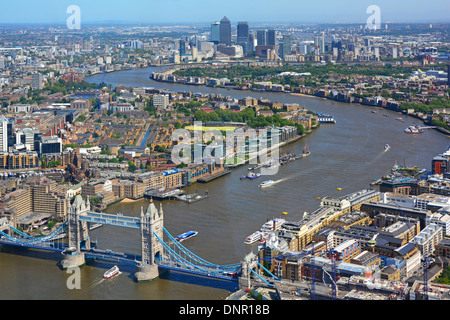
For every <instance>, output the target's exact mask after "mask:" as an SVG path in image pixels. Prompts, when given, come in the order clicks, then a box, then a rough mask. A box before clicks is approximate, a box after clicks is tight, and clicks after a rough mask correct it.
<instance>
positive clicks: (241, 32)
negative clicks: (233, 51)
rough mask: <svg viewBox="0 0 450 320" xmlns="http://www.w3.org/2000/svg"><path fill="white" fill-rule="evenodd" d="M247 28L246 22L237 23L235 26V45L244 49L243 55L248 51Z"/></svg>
mask: <svg viewBox="0 0 450 320" xmlns="http://www.w3.org/2000/svg"><path fill="white" fill-rule="evenodd" d="M248 40H249V28H248V23H247V22H246V21H239V22H238V25H237V41H236V42H237V44H238V45H240V46H241V47H242V49H244V53H247V51H248Z"/></svg>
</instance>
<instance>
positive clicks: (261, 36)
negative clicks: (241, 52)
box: [256, 30, 267, 46]
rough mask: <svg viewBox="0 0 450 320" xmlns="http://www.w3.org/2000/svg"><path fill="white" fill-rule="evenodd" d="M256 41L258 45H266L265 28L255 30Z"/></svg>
mask: <svg viewBox="0 0 450 320" xmlns="http://www.w3.org/2000/svg"><path fill="white" fill-rule="evenodd" d="M256 42H257V45H258V46H266V45H267V30H257V31H256Z"/></svg>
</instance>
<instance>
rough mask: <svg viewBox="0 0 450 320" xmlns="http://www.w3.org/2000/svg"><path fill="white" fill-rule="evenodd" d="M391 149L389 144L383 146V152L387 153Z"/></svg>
mask: <svg viewBox="0 0 450 320" xmlns="http://www.w3.org/2000/svg"><path fill="white" fill-rule="evenodd" d="M390 148H391V146H390V145H389V144H387V143H386V144H385V145H384V151H388V150H389V149H390Z"/></svg>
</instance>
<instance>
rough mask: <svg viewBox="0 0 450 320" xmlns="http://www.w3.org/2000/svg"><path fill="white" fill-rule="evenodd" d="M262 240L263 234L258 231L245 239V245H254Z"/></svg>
mask: <svg viewBox="0 0 450 320" xmlns="http://www.w3.org/2000/svg"><path fill="white" fill-rule="evenodd" d="M259 240H261V232H260V231H256V232H253V233H252V234H251V235H249V236H248V237H247V238H245V241H244V243H245V244H252V243H255V242H256V241H259Z"/></svg>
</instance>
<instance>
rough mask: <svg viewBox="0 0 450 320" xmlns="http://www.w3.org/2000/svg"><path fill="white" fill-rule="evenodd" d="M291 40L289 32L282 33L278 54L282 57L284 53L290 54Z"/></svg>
mask: <svg viewBox="0 0 450 320" xmlns="http://www.w3.org/2000/svg"><path fill="white" fill-rule="evenodd" d="M291 48H292V41H291V36H290V35H289V34H284V35H283V43H282V44H281V45H280V49H281V50H280V56H281V58H284V57H285V56H286V55H288V54H291Z"/></svg>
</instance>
